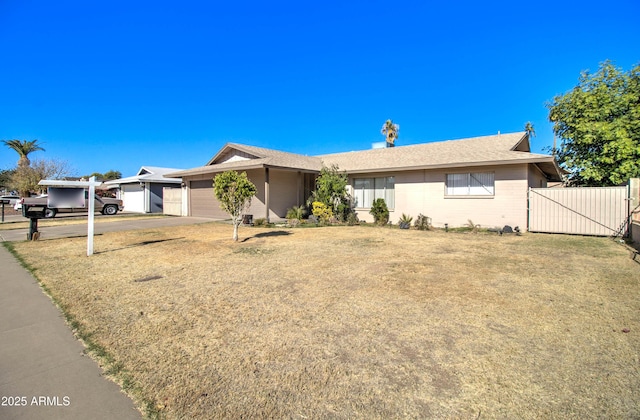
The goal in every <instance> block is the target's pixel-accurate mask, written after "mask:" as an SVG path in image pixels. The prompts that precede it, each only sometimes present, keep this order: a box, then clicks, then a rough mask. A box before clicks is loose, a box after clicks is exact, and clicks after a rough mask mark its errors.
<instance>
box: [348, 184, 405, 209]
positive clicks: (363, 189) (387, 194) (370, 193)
mask: <svg viewBox="0 0 640 420" xmlns="http://www.w3.org/2000/svg"><path fill="white" fill-rule="evenodd" d="M353 198H354V199H355V202H356V203H355V205H356V207H357V208H371V205H372V204H373V201H374V200H375V199H376V198H384V201H385V203H386V204H387V207H388V208H390V209H392V208H394V207H395V178H394V177H392V176H386V177H380V178H355V179H354V180H353Z"/></svg>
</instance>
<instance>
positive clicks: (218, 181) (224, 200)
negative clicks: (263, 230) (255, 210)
mask: <svg viewBox="0 0 640 420" xmlns="http://www.w3.org/2000/svg"><path fill="white" fill-rule="evenodd" d="M213 189H214V192H215V195H216V198H217V199H218V201H219V202H220V207H221V208H222V209H223V210H224V211H226V212H227V213H229V214H230V215H231V221H232V222H233V240H234V241H237V240H238V226H240V223H241V222H242V215H243V214H244V212H245V211H247V210H248V209H249V206H251V198H252V197H253V196H254V195H255V194H256V186H255V185H253V183H252V182H251V181H249V178H248V177H247V173H246V172H242V173H238V172H236V171H227V172H222V173H220V174H218V175H216V176H215V178H213Z"/></svg>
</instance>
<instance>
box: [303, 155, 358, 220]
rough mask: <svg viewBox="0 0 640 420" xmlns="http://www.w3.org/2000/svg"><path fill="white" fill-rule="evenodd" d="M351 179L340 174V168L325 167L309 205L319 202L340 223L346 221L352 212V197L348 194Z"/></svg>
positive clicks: (317, 180)
mask: <svg viewBox="0 0 640 420" xmlns="http://www.w3.org/2000/svg"><path fill="white" fill-rule="evenodd" d="M348 184H349V177H348V176H347V173H346V172H340V170H339V168H338V166H336V165H331V167H326V166H323V167H322V169H321V170H320V175H319V176H318V178H317V179H316V189H315V190H314V191H313V192H312V193H311V198H310V199H309V203H313V202H314V201H319V202H321V203H324V204H325V205H326V206H327V207H328V208H330V209H331V211H332V212H333V214H334V215H336V217H338V218H339V219H340V221H344V220H346V217H347V216H348V214H349V212H350V211H351V205H350V202H351V196H350V195H349V193H348V192H347V185H348Z"/></svg>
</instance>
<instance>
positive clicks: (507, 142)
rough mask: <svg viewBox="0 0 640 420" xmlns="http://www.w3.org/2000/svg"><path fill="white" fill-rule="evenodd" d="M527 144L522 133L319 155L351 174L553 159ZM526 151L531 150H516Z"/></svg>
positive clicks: (326, 163)
mask: <svg viewBox="0 0 640 420" xmlns="http://www.w3.org/2000/svg"><path fill="white" fill-rule="evenodd" d="M523 141H526V135H525V133H524V132H522V133H510V134H497V135H493V136H483V137H474V138H468V139H461V140H448V141H440V142H433V143H423V144H415V145H409V146H397V147H389V148H383V149H371V150H364V151H358V152H348V153H335V154H329V155H323V156H319V157H320V158H321V159H322V160H323V162H324V164H325V165H331V164H335V165H338V167H339V168H340V169H342V170H345V171H347V172H349V173H358V172H360V173H362V172H374V171H380V172H386V171H393V170H409V169H429V168H433V169H435V168H450V167H458V166H460V167H466V166H485V165H493V164H495V165H503V164H507V163H524V162H538V161H546V160H550V161H551V160H553V157H551V156H547V155H540V154H534V153H530V152H528V145H526V147H518V146H520V145H521V144H522V142H523ZM516 148H520V149H522V148H524V149H526V150H527V151H516V150H515V149H516Z"/></svg>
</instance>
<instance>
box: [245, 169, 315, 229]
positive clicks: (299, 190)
mask: <svg viewBox="0 0 640 420" xmlns="http://www.w3.org/2000/svg"><path fill="white" fill-rule="evenodd" d="M298 176H299V175H298V172H294V171H278V170H274V169H270V170H269V193H270V194H269V207H270V211H269V218H270V219H273V220H277V219H284V218H285V216H286V215H287V210H288V209H290V208H291V207H293V206H299V205H302V204H304V199H303V195H304V191H303V187H304V185H303V181H304V180H303V178H302V174H300V179H298ZM263 208H264V203H263ZM254 217H255V216H254Z"/></svg>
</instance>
